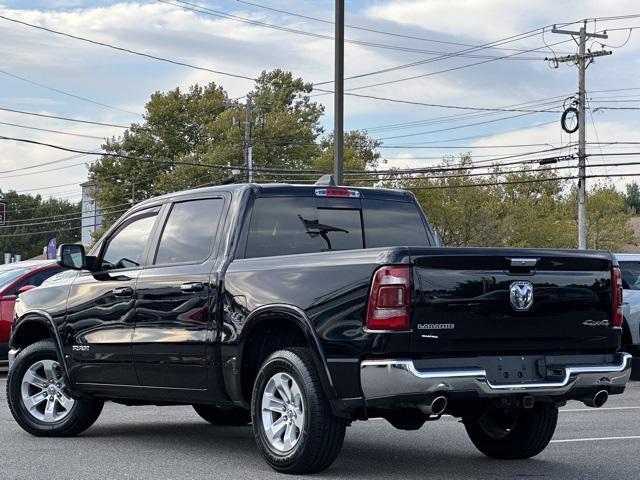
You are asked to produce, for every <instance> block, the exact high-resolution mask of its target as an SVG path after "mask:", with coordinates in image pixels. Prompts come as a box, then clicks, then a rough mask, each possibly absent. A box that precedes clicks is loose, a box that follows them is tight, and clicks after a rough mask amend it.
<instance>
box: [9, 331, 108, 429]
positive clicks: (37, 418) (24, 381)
mask: <svg viewBox="0 0 640 480" xmlns="http://www.w3.org/2000/svg"><path fill="white" fill-rule="evenodd" d="M7 401H8V403H9V409H10V410H11V414H12V415H13V418H14V419H15V420H16V422H18V424H19V425H20V426H21V427H22V428H23V429H24V430H26V431H27V432H29V433H30V434H32V435H36V436H42V437H66V436H71V435H76V434H78V433H80V432H83V431H84V430H86V429H87V428H89V427H90V426H91V425H93V424H94V422H95V421H96V420H97V419H98V417H99V416H100V413H101V412H102V407H103V405H104V402H102V401H100V400H92V399H74V398H73V397H72V396H71V395H70V393H69V387H68V385H67V384H66V380H65V378H64V375H63V371H62V367H61V365H60V364H59V363H58V356H57V353H56V348H55V345H54V343H53V342H52V341H50V340H45V341H41V342H37V343H34V344H32V345H29V346H28V347H27V348H25V349H24V350H23V351H22V352H20V354H19V355H18V356H17V357H16V360H15V363H14V364H13V365H12V367H11V370H10V371H9V378H8V379H7Z"/></svg>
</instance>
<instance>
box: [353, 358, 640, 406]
mask: <svg viewBox="0 0 640 480" xmlns="http://www.w3.org/2000/svg"><path fill="white" fill-rule="evenodd" d="M616 357H617V358H616V361H615V362H614V363H607V364H600V365H580V366H567V367H565V368H564V375H563V376H562V377H561V378H560V379H557V380H554V381H548V382H544V381H541V382H534V383H511V384H499V385H492V384H491V382H490V381H489V380H488V378H487V377H488V376H487V372H486V371H485V370H484V369H482V368H470V369H450V370H449V369H439V370H418V369H416V367H415V364H414V362H413V361H412V360H366V361H363V362H361V364H360V382H361V386H362V391H363V393H364V397H365V399H366V400H373V399H382V398H388V397H396V396H398V397H400V396H406V395H421V394H424V395H433V394H436V393H437V394H443V393H444V394H446V393H451V392H475V393H477V394H478V395H479V396H481V397H491V396H498V395H509V394H514V393H524V394H529V395H554V396H555V395H566V394H567V393H569V392H570V391H571V390H573V389H575V388H579V387H594V388H596V387H598V388H607V387H624V386H625V385H626V383H627V381H628V380H629V377H630V375H631V362H632V356H631V355H629V354H628V353H620V354H617V355H616Z"/></svg>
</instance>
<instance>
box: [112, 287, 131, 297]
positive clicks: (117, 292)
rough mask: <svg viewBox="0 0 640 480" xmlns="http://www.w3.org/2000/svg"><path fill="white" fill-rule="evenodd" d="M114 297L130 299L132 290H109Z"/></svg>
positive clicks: (120, 288) (122, 288)
mask: <svg viewBox="0 0 640 480" xmlns="http://www.w3.org/2000/svg"><path fill="white" fill-rule="evenodd" d="M111 293H113V295H114V296H116V297H131V296H133V288H131V287H118V288H114V289H113V290H111Z"/></svg>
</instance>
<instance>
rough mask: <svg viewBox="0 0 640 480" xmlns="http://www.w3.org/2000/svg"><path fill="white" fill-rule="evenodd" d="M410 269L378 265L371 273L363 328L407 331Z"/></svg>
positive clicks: (408, 325) (409, 311) (409, 325)
mask: <svg viewBox="0 0 640 480" xmlns="http://www.w3.org/2000/svg"><path fill="white" fill-rule="evenodd" d="M410 316H411V270H410V269H409V267H408V266H407V267H405V266H402V267H399V266H398V267H382V268H380V269H378V270H377V271H376V273H375V275H374V276H373V282H372V284H371V293H370V294H369V305H368V307H367V319H366V322H365V324H366V327H367V329H368V330H391V331H403V330H410V328H411V322H410Z"/></svg>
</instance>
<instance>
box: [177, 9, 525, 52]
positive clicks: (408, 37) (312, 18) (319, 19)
mask: <svg viewBox="0 0 640 480" xmlns="http://www.w3.org/2000/svg"><path fill="white" fill-rule="evenodd" d="M176 1H178V0H176ZM236 2H238V3H244V4H246V5H251V6H253V7H257V8H262V9H264V10H270V11H272V12H276V13H283V14H285V15H291V16H292V17H299V18H304V19H307V20H313V21H316V22H321V23H325V24H329V25H333V24H334V22H333V21H331V20H325V19H323V18H318V17H312V16H309V15H302V14H300V13H294V12H290V11H287V10H280V9H277V8H273V7H267V6H266V5H260V4H258V3H252V2H247V1H245V0H236ZM181 3H185V2H181ZM344 26H345V27H346V28H350V29H353V30H361V31H364V32H370V33H377V34H381V35H389V36H392V37H398V38H405V39H408V40H420V41H424V42H431V43H440V44H444V45H455V46H458V47H478V45H474V44H469V43H461V42H453V41H448V40H441V39H434V38H425V37H421V36H415V35H404V34H401V33H396V32H389V31H386V30H379V29H375V28H369V27H362V26H358V25H349V24H346V23H345V25H344ZM489 48H490V49H499V50H510V51H514V52H522V51H524V50H522V49H517V48H507V47H500V48H498V47H489Z"/></svg>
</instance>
